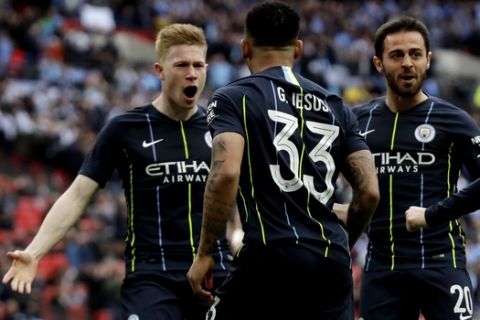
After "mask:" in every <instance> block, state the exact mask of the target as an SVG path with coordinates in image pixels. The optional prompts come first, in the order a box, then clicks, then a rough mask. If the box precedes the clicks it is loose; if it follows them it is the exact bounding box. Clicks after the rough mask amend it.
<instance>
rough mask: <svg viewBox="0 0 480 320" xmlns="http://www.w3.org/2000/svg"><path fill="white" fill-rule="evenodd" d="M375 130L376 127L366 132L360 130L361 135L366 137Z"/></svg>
mask: <svg viewBox="0 0 480 320" xmlns="http://www.w3.org/2000/svg"><path fill="white" fill-rule="evenodd" d="M373 131H375V129H372V130H368V131H364V132H360V135H361V136H362V137H366V136H367V134H369V133H372V132H373Z"/></svg>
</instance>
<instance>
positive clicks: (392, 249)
mask: <svg viewBox="0 0 480 320" xmlns="http://www.w3.org/2000/svg"><path fill="white" fill-rule="evenodd" d="M399 116H400V114H399V113H398V112H397V113H396V114H395V120H394V122H393V132H392V139H391V141H390V151H393V148H394V146H395V137H396V136H397V125H398V118H399ZM388 194H389V195H388V201H389V211H390V212H389V224H390V226H389V233H390V236H389V240H390V252H391V253H392V257H391V259H392V265H391V267H390V269H391V270H394V269H395V242H394V241H393V175H392V174H390V175H389V179H388Z"/></svg>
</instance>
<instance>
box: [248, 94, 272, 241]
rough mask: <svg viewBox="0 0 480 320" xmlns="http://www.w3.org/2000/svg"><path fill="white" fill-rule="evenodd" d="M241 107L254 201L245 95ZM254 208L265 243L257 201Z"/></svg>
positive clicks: (253, 192)
mask: <svg viewBox="0 0 480 320" xmlns="http://www.w3.org/2000/svg"><path fill="white" fill-rule="evenodd" d="M242 108H243V127H244V130H245V139H246V143H247V148H246V149H247V160H248V169H249V176H250V185H251V186H252V192H251V195H252V199H253V200H254V201H255V187H254V184H253V170H252V160H251V156H250V137H249V135H248V127H247V96H246V95H244V96H243V99H242ZM255 210H256V212H257V217H258V222H259V223H260V229H261V231H262V241H263V244H267V239H266V237H265V229H264V227H263V221H262V215H261V213H260V211H259V210H258V205H257V202H256V201H255Z"/></svg>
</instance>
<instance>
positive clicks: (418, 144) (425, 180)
mask: <svg viewBox="0 0 480 320" xmlns="http://www.w3.org/2000/svg"><path fill="white" fill-rule="evenodd" d="M353 110H354V112H355V114H356V115H357V118H358V121H359V124H360V130H361V131H362V134H363V135H364V136H365V139H366V141H367V143H368V145H369V147H370V150H371V151H372V154H373V156H374V160H375V166H376V170H377V174H378V179H379V187H380V203H379V205H378V207H377V210H376V212H375V214H374V215H373V218H372V221H371V223H370V225H369V228H368V237H369V244H368V249H367V256H366V264H365V270H366V271H369V270H397V269H409V268H416V269H426V268H432V267H453V268H465V235H464V233H463V231H462V228H461V226H460V224H459V222H458V221H457V220H452V221H448V222H445V223H442V224H440V225H438V226H435V227H431V228H426V229H421V230H419V231H417V232H408V231H407V229H406V226H405V211H406V210H407V209H408V207H409V206H420V207H427V206H429V205H431V204H434V203H437V202H438V201H440V200H442V199H444V198H446V197H448V196H450V195H451V194H453V193H454V192H455V191H456V185H457V179H458V176H459V174H460V171H461V170H462V168H463V167H465V168H466V169H467V170H468V172H469V173H470V174H471V175H472V177H478V176H479V175H480V146H479V143H480V129H479V127H478V126H477V125H476V123H475V122H474V120H473V119H472V118H471V117H470V116H469V115H468V114H467V113H466V112H465V111H463V110H461V109H459V108H457V107H455V106H453V105H451V104H450V103H447V102H446V101H443V100H441V99H438V98H435V97H429V98H428V99H427V100H425V101H424V102H422V103H420V104H419V105H417V106H416V107H414V108H412V109H411V110H409V111H407V112H401V113H394V112H392V111H390V109H388V107H387V106H386V104H385V97H380V98H377V99H374V100H372V101H370V102H369V103H366V104H364V105H361V106H358V107H355V108H354V109H353Z"/></svg>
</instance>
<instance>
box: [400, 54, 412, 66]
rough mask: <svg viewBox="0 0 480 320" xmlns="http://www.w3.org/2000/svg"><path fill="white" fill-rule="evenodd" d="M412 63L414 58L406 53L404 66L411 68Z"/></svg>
mask: <svg viewBox="0 0 480 320" xmlns="http://www.w3.org/2000/svg"><path fill="white" fill-rule="evenodd" d="M412 65H413V63H412V58H411V57H410V56H409V55H405V57H404V58H403V61H402V67H405V68H410V67H411V66H412Z"/></svg>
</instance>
